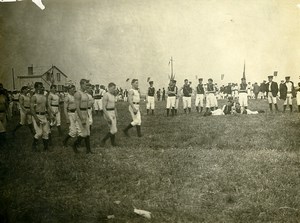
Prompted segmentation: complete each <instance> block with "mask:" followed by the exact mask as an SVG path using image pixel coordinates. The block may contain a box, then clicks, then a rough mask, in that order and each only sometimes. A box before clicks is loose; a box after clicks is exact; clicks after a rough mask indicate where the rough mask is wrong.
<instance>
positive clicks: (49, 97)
mask: <svg viewBox="0 0 300 223" xmlns="http://www.w3.org/2000/svg"><path fill="white" fill-rule="evenodd" d="M51 101H52V95H51V94H49V95H48V97H47V105H48V113H51V114H54V111H53V110H52V107H51Z"/></svg>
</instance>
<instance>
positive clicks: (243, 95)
mask: <svg viewBox="0 0 300 223" xmlns="http://www.w3.org/2000/svg"><path fill="white" fill-rule="evenodd" d="M239 102H240V105H241V107H248V94H247V93H246V92H241V93H240V94H239Z"/></svg>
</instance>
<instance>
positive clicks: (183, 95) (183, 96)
mask: <svg viewBox="0 0 300 223" xmlns="http://www.w3.org/2000/svg"><path fill="white" fill-rule="evenodd" d="M183 97H191V95H183Z"/></svg>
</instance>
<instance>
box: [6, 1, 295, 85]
mask: <svg viewBox="0 0 300 223" xmlns="http://www.w3.org/2000/svg"><path fill="white" fill-rule="evenodd" d="M43 3H44V5H45V6H46V9H45V10H43V11H42V10H40V9H39V8H38V7H37V6H35V5H34V4H33V3H32V2H31V1H29V0H28V1H23V2H17V3H0V59H1V65H0V66H1V67H0V78H1V81H2V82H3V83H4V84H5V85H6V86H7V87H8V88H11V85H12V84H11V83H12V81H11V68H12V67H14V68H15V72H16V75H24V74H26V73H27V66H29V65H30V64H33V65H34V66H38V67H40V68H37V69H36V72H37V73H41V72H42V71H45V70H47V68H48V67H50V66H51V65H52V64H54V65H56V66H57V67H59V68H60V69H61V70H62V71H64V72H65V73H66V74H67V75H68V76H69V78H70V79H73V80H76V81H77V82H78V80H79V79H80V78H82V77H86V78H88V79H91V81H92V83H100V84H105V85H106V84H107V83H108V82H110V81H114V82H116V83H117V84H118V85H121V86H123V87H125V86H126V82H125V80H126V78H138V79H139V80H140V83H141V88H142V89H143V88H146V86H147V85H146V84H147V83H146V80H147V77H150V76H151V77H152V80H153V81H154V82H155V85H156V86H157V87H162V86H166V84H167V82H168V75H169V73H170V67H169V66H168V62H169V59H170V57H171V56H172V57H173V59H174V72H175V75H176V79H177V80H178V82H179V85H181V83H183V79H185V78H188V79H190V80H191V81H192V82H193V83H194V84H195V81H196V79H195V77H196V75H197V76H198V77H203V78H204V80H205V81H207V79H208V78H210V77H211V78H213V79H214V80H215V82H217V83H220V84H221V83H227V82H240V78H241V77H242V72H243V66H244V60H245V61H246V77H247V81H252V82H254V81H257V82H261V81H262V80H263V79H267V78H266V77H267V75H270V74H272V73H273V72H274V71H275V70H276V71H278V72H279V77H278V79H277V80H278V81H280V79H283V78H284V76H286V75H289V76H291V77H292V80H293V81H294V82H298V81H299V76H300V62H299V59H300V41H299V40H300V31H299V30H300V8H299V7H297V5H298V4H300V0H299V1H296V0H205V1H204V0H195V1H194V0H185V1H182V0H152V1H151V0H68V1H67V0H43ZM221 74H224V75H225V79H224V81H223V82H221V80H220V77H221ZM127 87H128V86H127Z"/></svg>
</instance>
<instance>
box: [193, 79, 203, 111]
mask: <svg viewBox="0 0 300 223" xmlns="http://www.w3.org/2000/svg"><path fill="white" fill-rule="evenodd" d="M202 81H203V78H199V84H198V86H197V88H196V93H197V95H196V102H195V105H196V110H197V112H200V113H201V112H202V111H203V106H204V105H203V101H204V86H203V83H202Z"/></svg>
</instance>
